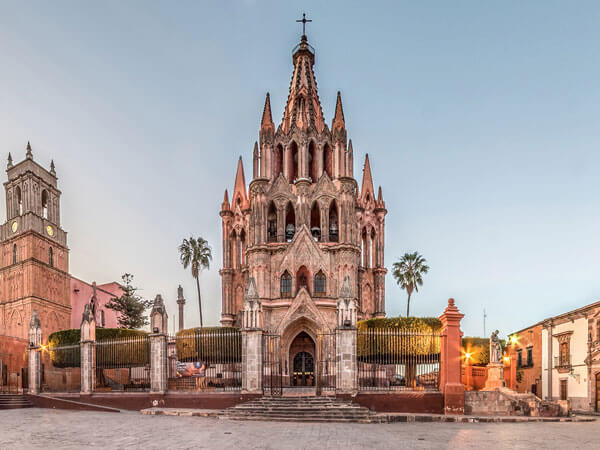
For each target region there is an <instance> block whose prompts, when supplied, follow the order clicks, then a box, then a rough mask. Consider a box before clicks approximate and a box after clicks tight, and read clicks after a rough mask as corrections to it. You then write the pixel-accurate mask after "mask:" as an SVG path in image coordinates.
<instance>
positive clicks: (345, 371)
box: [335, 276, 357, 394]
mask: <svg viewBox="0 0 600 450" xmlns="http://www.w3.org/2000/svg"><path fill="white" fill-rule="evenodd" d="M335 341H336V342H335V350H336V355H335V360H336V364H337V377H336V391H337V392H340V393H345V394H353V393H356V391H357V366H356V341H357V329H356V300H355V299H354V296H353V294H352V286H351V284H350V277H349V276H346V277H344V281H343V283H342V287H341V288H340V292H339V299H338V303H337V328H336V330H335Z"/></svg>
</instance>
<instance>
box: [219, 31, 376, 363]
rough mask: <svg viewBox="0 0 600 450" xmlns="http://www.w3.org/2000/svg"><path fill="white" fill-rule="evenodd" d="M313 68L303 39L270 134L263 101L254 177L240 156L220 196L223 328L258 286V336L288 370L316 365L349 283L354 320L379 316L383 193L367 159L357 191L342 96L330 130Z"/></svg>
mask: <svg viewBox="0 0 600 450" xmlns="http://www.w3.org/2000/svg"><path fill="white" fill-rule="evenodd" d="M314 62H315V51H314V49H313V48H312V47H311V46H310V45H309V44H308V41H307V38H306V36H305V35H303V36H302V39H301V42H300V44H299V45H298V46H297V47H296V48H295V49H294V52H293V66H294V67H293V73H292V80H291V83H290V88H289V96H288V99H287V103H286V106H285V110H284V111H283V119H282V120H281V123H280V124H279V125H278V126H277V127H276V126H275V123H274V122H273V119H272V114H271V104H270V98H269V94H267V96H266V101H265V106H264V110H263V114H262V121H261V126H260V131H259V142H257V143H255V144H254V154H253V164H252V179H251V181H250V184H249V186H247V185H246V179H245V175H244V167H243V164H242V158H241V157H240V159H239V162H238V165H237V174H236V177H235V184H234V189H233V194H232V195H231V202H230V201H229V195H228V192H227V190H226V191H225V198H224V200H223V204H222V207H221V212H220V215H221V217H222V225H223V268H222V269H221V271H220V274H221V277H222V314H221V323H222V325H224V326H236V325H239V324H240V311H241V310H242V305H243V300H244V292H245V290H246V287H247V285H248V280H249V278H254V280H255V281H256V287H257V291H258V295H259V299H260V302H261V304H262V309H263V321H264V323H263V324H262V328H263V329H264V330H266V332H268V333H273V334H277V335H279V336H281V346H282V348H283V353H284V360H286V366H287V363H288V362H289V364H290V367H291V366H292V364H294V365H296V363H297V361H296V359H297V356H298V355H300V354H302V355H303V357H306V358H310V359H314V358H315V342H316V341H317V337H318V335H319V333H322V332H328V331H331V330H333V329H335V327H336V305H337V301H338V297H339V291H340V287H341V284H342V281H343V280H344V278H345V277H349V279H350V282H351V288H352V289H351V290H352V295H353V297H354V298H355V299H356V301H357V307H358V312H357V314H358V319H368V318H372V317H383V316H385V275H386V272H387V271H386V269H385V267H384V243H385V216H386V213H387V211H386V208H385V202H384V201H383V196H382V191H381V187H380V188H379V189H378V191H377V192H376V191H375V189H374V186H373V178H372V174H371V166H370V163H369V157H368V156H367V157H366V158H365V161H364V165H363V170H362V180H361V183H360V189H359V183H358V181H357V179H356V178H355V177H354V157H353V148H352V140H348V137H347V131H346V123H345V119H344V112H343V108H342V99H341V95H340V94H339V92H338V96H337V103H336V106H335V114H334V117H333V120H332V122H331V127H329V126H328V124H327V123H326V121H325V118H324V116H323V111H322V109H321V103H320V100H319V95H318V92H317V82H316V79H315V74H314V71H313V66H314ZM305 362H306V361H303V364H304V363H305Z"/></svg>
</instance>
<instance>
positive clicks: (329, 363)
mask: <svg viewBox="0 0 600 450" xmlns="http://www.w3.org/2000/svg"><path fill="white" fill-rule="evenodd" d="M316 347H317V348H316V350H317V389H316V391H317V395H323V393H324V392H327V391H330V392H331V391H335V384H336V379H337V364H336V348H335V332H326V333H321V334H319V335H318V336H317V346H316Z"/></svg>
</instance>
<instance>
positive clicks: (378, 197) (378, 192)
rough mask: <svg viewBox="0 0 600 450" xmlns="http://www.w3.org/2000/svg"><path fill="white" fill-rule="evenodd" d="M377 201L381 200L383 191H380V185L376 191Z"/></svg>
mask: <svg viewBox="0 0 600 450" xmlns="http://www.w3.org/2000/svg"><path fill="white" fill-rule="evenodd" d="M377 201H378V202H382V201H383V193H382V192H381V186H379V190H378V191H377Z"/></svg>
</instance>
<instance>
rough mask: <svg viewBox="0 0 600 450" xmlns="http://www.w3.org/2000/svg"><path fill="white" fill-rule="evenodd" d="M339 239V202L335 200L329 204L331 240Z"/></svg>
mask: <svg viewBox="0 0 600 450" xmlns="http://www.w3.org/2000/svg"><path fill="white" fill-rule="evenodd" d="M338 239H339V222H338V208H337V203H336V202H335V200H334V201H332V202H331V205H329V241H330V242H337V241H338Z"/></svg>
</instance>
